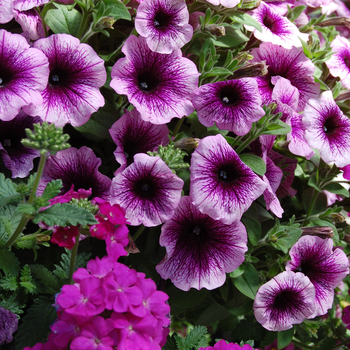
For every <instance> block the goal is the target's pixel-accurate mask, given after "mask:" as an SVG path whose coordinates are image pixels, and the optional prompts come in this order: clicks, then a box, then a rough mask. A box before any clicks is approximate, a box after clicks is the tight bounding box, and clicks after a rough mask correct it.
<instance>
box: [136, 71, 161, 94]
mask: <svg viewBox="0 0 350 350" xmlns="http://www.w3.org/2000/svg"><path fill="white" fill-rule="evenodd" d="M138 84H139V88H140V89H141V90H143V91H151V90H154V88H156V87H157V85H158V80H157V78H156V77H155V76H154V74H152V73H151V72H145V73H142V74H140V75H139V77H138Z"/></svg>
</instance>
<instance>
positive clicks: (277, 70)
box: [251, 43, 320, 112]
mask: <svg viewBox="0 0 350 350" xmlns="http://www.w3.org/2000/svg"><path fill="white" fill-rule="evenodd" d="M251 53H252V55H253V56H254V59H253V60H252V61H251V62H252V63H255V62H261V61H265V63H266V65H267V67H268V68H267V69H268V73H267V74H266V75H264V76H261V77H256V78H255V79H256V80H257V82H258V86H259V90H260V94H261V97H262V103H263V104H270V103H272V102H273V99H272V91H273V88H274V81H273V77H276V76H280V77H283V78H285V79H288V80H289V81H290V83H291V84H292V85H293V86H294V87H296V88H297V89H298V90H299V103H298V108H297V112H300V111H302V110H303V109H304V107H305V104H306V102H307V101H308V100H309V99H310V98H316V97H317V96H318V94H319V91H320V85H319V84H318V83H315V81H314V76H313V74H314V72H315V66H314V64H313V63H312V62H311V60H309V59H308V58H307V57H306V56H305V54H304V52H303V50H302V49H298V48H296V47H293V48H291V49H285V48H283V47H281V46H279V45H274V44H272V43H262V44H261V45H260V46H259V48H257V49H253V50H252V52H251Z"/></svg>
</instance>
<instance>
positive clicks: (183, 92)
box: [111, 35, 199, 124]
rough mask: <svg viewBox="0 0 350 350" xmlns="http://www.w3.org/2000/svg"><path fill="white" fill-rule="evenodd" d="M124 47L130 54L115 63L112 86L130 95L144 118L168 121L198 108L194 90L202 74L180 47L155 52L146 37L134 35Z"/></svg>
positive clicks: (160, 121) (162, 122) (123, 93)
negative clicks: (192, 99)
mask: <svg viewBox="0 0 350 350" xmlns="http://www.w3.org/2000/svg"><path fill="white" fill-rule="evenodd" d="M122 51H123V53H124V54H125V56H126V57H124V58H121V59H120V60H118V61H117V62H116V64H115V65H114V66H113V69H112V73H111V74H112V81H111V87H112V88H113V89H114V90H115V91H116V92H117V93H118V94H121V95H127V97H128V99H129V102H130V103H132V104H133V105H134V106H135V107H136V108H137V110H138V111H139V112H140V114H141V118H143V120H145V121H150V122H151V123H153V124H165V123H168V122H169V121H170V120H171V119H172V118H174V117H177V118H182V117H183V116H184V115H189V114H191V113H192V112H193V111H194V108H193V105H192V102H191V94H192V92H193V90H194V89H195V88H196V87H197V86H198V75H199V74H198V71H197V68H196V65H195V64H194V63H193V62H192V61H190V60H189V59H187V58H184V57H182V52H181V50H180V49H179V50H175V51H173V52H172V53H171V54H169V55H162V54H159V53H156V52H152V51H151V50H150V49H149V48H148V46H147V43H146V39H145V38H142V37H139V38H137V37H136V36H134V35H132V36H130V37H129V38H128V39H127V40H126V42H125V44H124V46H123V49H122Z"/></svg>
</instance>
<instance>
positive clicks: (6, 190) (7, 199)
mask: <svg viewBox="0 0 350 350" xmlns="http://www.w3.org/2000/svg"><path fill="white" fill-rule="evenodd" d="M20 200H21V195H20V194H19V193H18V192H17V191H16V189H15V185H14V183H13V182H12V181H11V180H10V179H6V178H5V175H4V174H2V173H0V206H3V205H7V204H10V203H16V202H19V201H20Z"/></svg>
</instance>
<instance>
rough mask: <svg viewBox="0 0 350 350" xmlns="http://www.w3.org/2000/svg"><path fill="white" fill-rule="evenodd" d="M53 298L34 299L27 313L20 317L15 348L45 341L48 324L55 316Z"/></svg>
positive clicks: (19, 349) (48, 328) (20, 349)
mask: <svg viewBox="0 0 350 350" xmlns="http://www.w3.org/2000/svg"><path fill="white" fill-rule="evenodd" d="M53 303H54V300H53V299H49V298H44V297H42V296H41V297H40V299H35V300H34V304H33V305H32V306H31V307H30V308H29V310H28V313H27V314H26V315H25V316H24V317H23V318H22V323H21V324H20V326H19V327H18V330H17V336H16V342H15V348H16V350H22V349H23V348H24V347H26V346H34V345H35V344H36V343H40V342H45V341H46V338H47V336H48V334H49V332H50V325H51V324H52V323H53V321H54V320H55V319H56V318H57V313H56V309H55V308H54V307H53V306H52V304H53Z"/></svg>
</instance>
